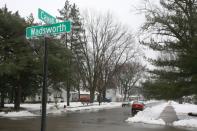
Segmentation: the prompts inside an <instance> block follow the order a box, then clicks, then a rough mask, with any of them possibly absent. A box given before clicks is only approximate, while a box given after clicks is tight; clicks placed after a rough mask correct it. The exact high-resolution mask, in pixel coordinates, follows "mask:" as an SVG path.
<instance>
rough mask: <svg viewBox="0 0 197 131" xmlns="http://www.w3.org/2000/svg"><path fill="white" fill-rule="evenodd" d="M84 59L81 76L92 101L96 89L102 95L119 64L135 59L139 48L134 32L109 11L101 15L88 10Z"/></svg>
mask: <svg viewBox="0 0 197 131" xmlns="http://www.w3.org/2000/svg"><path fill="white" fill-rule="evenodd" d="M84 27H85V29H86V32H84V34H85V35H84V36H86V37H84V39H86V40H85V41H86V43H85V44H83V50H82V51H83V55H84V58H85V59H84V61H83V62H80V66H81V71H80V72H81V77H83V78H82V79H83V80H84V82H83V83H84V85H85V87H87V88H88V89H89V91H90V98H91V102H93V101H94V94H95V91H96V90H97V91H98V92H99V94H100V96H101V93H102V91H103V89H105V88H106V87H107V85H109V82H110V80H111V79H112V76H113V75H114V74H115V73H114V72H115V71H116V67H117V66H116V65H118V64H119V63H125V62H127V61H130V60H132V59H134V58H135V57H136V55H137V52H138V51H137V50H136V48H135V46H134V41H133V36H132V35H131V34H130V32H129V31H128V30H127V29H126V28H125V27H123V26H122V25H121V24H120V23H117V22H116V21H115V19H113V17H112V15H111V14H110V13H107V14H104V15H99V14H92V13H90V12H87V13H86V15H85V17H84Z"/></svg>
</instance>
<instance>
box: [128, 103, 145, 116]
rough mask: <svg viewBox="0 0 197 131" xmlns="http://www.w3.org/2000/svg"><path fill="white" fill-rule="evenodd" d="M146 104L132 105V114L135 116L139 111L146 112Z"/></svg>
mask: <svg viewBox="0 0 197 131" xmlns="http://www.w3.org/2000/svg"><path fill="white" fill-rule="evenodd" d="M144 108H145V104H144V103H143V101H134V102H133V104H132V105H131V114H132V116H134V115H135V114H137V113H138V112H139V111H142V110H144Z"/></svg>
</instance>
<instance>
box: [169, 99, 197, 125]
mask: <svg viewBox="0 0 197 131" xmlns="http://www.w3.org/2000/svg"><path fill="white" fill-rule="evenodd" d="M171 105H172V106H173V107H174V109H175V111H176V114H177V117H178V119H179V120H178V121H175V122H174V123H173V125H174V126H184V127H194V128H197V117H192V116H188V113H189V112H193V113H197V105H193V104H178V103H176V102H172V104H171Z"/></svg>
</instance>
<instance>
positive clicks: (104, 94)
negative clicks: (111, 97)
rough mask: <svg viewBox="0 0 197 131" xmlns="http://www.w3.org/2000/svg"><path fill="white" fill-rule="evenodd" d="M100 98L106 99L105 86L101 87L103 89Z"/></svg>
mask: <svg viewBox="0 0 197 131" xmlns="http://www.w3.org/2000/svg"><path fill="white" fill-rule="evenodd" d="M102 96H103V97H102V98H103V100H105V99H106V87H103V91H102Z"/></svg>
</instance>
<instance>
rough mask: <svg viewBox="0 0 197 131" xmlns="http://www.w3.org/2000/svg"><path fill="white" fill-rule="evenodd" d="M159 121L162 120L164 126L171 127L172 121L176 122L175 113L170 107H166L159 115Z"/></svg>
mask: <svg viewBox="0 0 197 131" xmlns="http://www.w3.org/2000/svg"><path fill="white" fill-rule="evenodd" d="M159 118H160V119H163V120H164V121H165V123H166V125H172V123H173V122H174V121H177V120H178V117H177V115H176V112H175V110H174V108H173V107H172V106H171V105H168V106H166V108H165V109H164V110H163V112H162V113H161V114H160V117H159Z"/></svg>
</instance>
